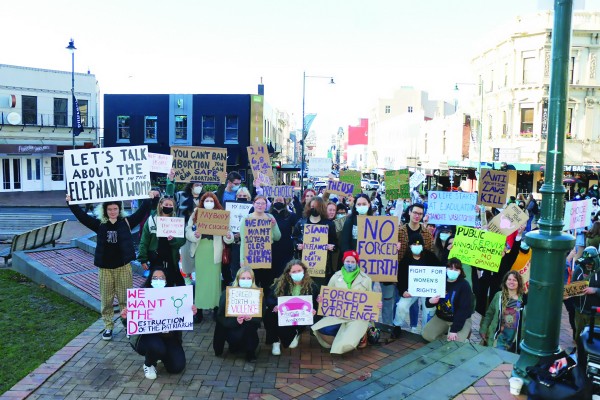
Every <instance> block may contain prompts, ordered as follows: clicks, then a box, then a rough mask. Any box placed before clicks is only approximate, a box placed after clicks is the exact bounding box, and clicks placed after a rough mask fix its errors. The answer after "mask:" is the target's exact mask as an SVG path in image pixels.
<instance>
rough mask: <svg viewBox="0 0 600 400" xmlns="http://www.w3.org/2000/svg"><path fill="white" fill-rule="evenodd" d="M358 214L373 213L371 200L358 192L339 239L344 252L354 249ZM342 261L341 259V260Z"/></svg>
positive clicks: (341, 249)
mask: <svg viewBox="0 0 600 400" xmlns="http://www.w3.org/2000/svg"><path fill="white" fill-rule="evenodd" d="M358 215H373V209H372V208H371V200H370V199H369V196H367V195H366V194H363V193H361V194H358V195H356V197H355V199H354V207H352V213H351V214H350V215H349V216H348V218H346V222H344V227H343V228H342V234H341V239H340V252H342V253H344V252H346V251H349V250H356V243H357V241H358V219H357V218H356V217H357V216H358ZM342 262H343V260H342Z"/></svg>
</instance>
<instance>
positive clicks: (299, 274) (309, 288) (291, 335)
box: [263, 260, 319, 356]
mask: <svg viewBox="0 0 600 400" xmlns="http://www.w3.org/2000/svg"><path fill="white" fill-rule="evenodd" d="M318 295H319V287H318V285H317V284H316V283H315V282H314V281H313V280H312V278H311V277H310V275H309V273H308V268H307V267H306V265H304V263H303V262H302V261H300V260H291V261H290V262H288V263H287V265H286V266H285V268H284V270H283V273H282V274H281V276H280V277H278V278H276V279H275V282H273V285H272V286H271V288H270V290H269V295H268V296H267V297H266V300H265V304H266V306H267V309H266V311H265V313H264V314H263V315H264V324H265V330H266V338H265V341H266V343H267V344H273V347H272V349H271V354H273V355H274V356H278V355H281V347H282V346H283V348H284V349H287V348H288V347H289V348H290V349H295V348H296V347H298V343H299V341H300V334H301V333H302V332H304V330H305V329H306V326H303V325H295V326H279V325H278V316H277V312H278V307H277V299H278V298H279V297H282V296H312V298H313V301H312V302H313V315H316V313H317V308H318V303H317V296H318Z"/></svg>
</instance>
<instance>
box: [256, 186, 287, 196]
mask: <svg viewBox="0 0 600 400" xmlns="http://www.w3.org/2000/svg"><path fill="white" fill-rule="evenodd" d="M263 194H264V195H265V196H266V197H283V198H284V199H291V198H292V197H294V187H293V186H264V187H263Z"/></svg>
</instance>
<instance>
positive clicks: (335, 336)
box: [311, 250, 382, 354]
mask: <svg viewBox="0 0 600 400" xmlns="http://www.w3.org/2000/svg"><path fill="white" fill-rule="evenodd" d="M359 261H360V258H359V256H358V253H357V252H356V251H354V250H350V251H346V252H345V253H344V255H343V257H342V262H343V263H344V265H343V267H342V269H341V270H339V271H338V272H336V273H335V274H334V275H333V276H332V277H331V279H329V283H328V284H327V286H328V287H334V288H342V289H352V290H357V291H362V292H370V291H372V289H371V288H372V286H373V282H372V281H371V278H370V277H369V276H368V275H367V274H365V273H364V272H363V271H362V270H361V269H360V267H359V266H358V264H359ZM317 302H319V303H320V302H321V296H317ZM377 306H378V308H379V309H381V306H382V304H381V303H379V304H378V305H377ZM368 328H369V322H368V321H363V320H348V319H344V318H338V317H324V318H322V319H321V320H319V321H318V322H317V323H315V324H314V325H313V326H312V327H311V329H312V331H313V332H314V334H315V337H316V338H317V340H318V341H319V344H320V345H321V346H322V347H324V348H326V349H331V351H330V352H331V353H332V354H344V353H347V352H349V351H352V350H354V349H355V348H357V347H359V348H363V347H365V346H366V345H367V335H366V333H367V329H368Z"/></svg>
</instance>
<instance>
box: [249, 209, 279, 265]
mask: <svg viewBox="0 0 600 400" xmlns="http://www.w3.org/2000/svg"><path fill="white" fill-rule="evenodd" d="M245 224H246V226H244V243H245V248H244V249H242V250H243V251H244V259H245V260H246V263H245V264H246V265H248V266H249V267H251V268H252V269H270V268H271V262H272V255H271V219H269V218H246V220H245Z"/></svg>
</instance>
